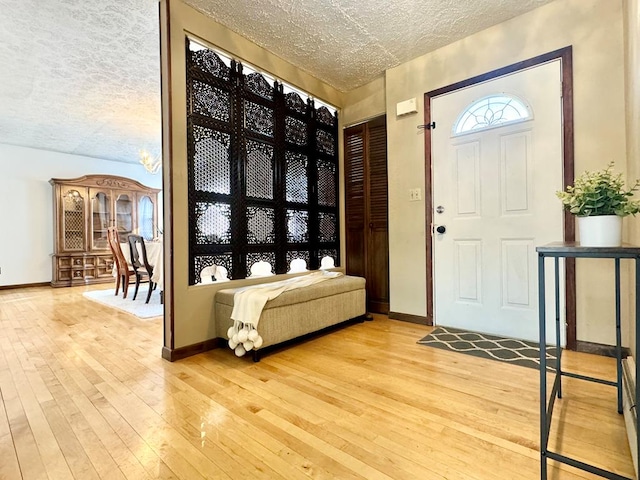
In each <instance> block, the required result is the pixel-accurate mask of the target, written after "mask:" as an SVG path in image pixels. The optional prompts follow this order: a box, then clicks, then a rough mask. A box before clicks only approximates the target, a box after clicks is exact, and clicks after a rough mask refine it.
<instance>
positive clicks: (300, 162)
mask: <svg viewBox="0 0 640 480" xmlns="http://www.w3.org/2000/svg"><path fill="white" fill-rule="evenodd" d="M285 162H286V173H285V184H286V185H285V191H286V199H287V202H297V203H307V202H308V201H309V192H308V189H309V185H308V174H307V165H308V161H307V156H306V155H302V154H301V153H294V152H285Z"/></svg>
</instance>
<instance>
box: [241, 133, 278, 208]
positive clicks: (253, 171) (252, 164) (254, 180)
mask: <svg viewBox="0 0 640 480" xmlns="http://www.w3.org/2000/svg"><path fill="white" fill-rule="evenodd" d="M246 184H247V186H246V189H247V196H248V197H252V198H263V199H268V200H272V199H273V146H271V145H268V144H266V143H262V142H254V141H253V140H247V168H246Z"/></svg>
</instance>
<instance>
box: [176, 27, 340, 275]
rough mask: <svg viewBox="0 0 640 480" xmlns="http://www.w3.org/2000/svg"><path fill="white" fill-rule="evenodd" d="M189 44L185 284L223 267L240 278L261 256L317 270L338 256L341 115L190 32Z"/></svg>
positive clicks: (276, 265) (283, 268)
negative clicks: (197, 39) (326, 255)
mask: <svg viewBox="0 0 640 480" xmlns="http://www.w3.org/2000/svg"><path fill="white" fill-rule="evenodd" d="M186 50H187V65H186V69H187V72H186V73H187V132H186V136H187V162H188V175H189V177H188V188H189V190H188V199H189V211H188V215H189V232H188V235H189V257H190V261H189V283H190V284H191V285H193V284H196V283H200V282H202V281H204V282H206V283H209V282H210V281H213V280H212V274H211V272H212V271H214V270H215V269H216V268H217V267H224V268H223V270H224V269H226V270H227V271H228V278H233V279H239V278H244V277H246V276H247V275H249V273H250V271H251V266H252V265H253V264H254V263H256V262H258V261H265V262H269V263H270V264H271V266H272V271H273V273H276V274H280V273H286V272H287V271H288V270H289V268H290V264H291V261H292V260H295V259H302V260H304V261H305V262H306V264H307V268H308V269H310V270H314V269H317V268H319V266H320V262H321V259H322V257H323V255H322V254H321V253H326V252H333V255H332V258H334V259H335V263H336V265H338V258H337V256H338V252H339V248H340V245H339V237H340V234H339V230H338V229H339V219H338V202H337V199H338V175H337V165H338V156H337V155H338V154H337V146H336V145H337V144H336V139H337V138H338V121H337V116H336V115H335V114H334V113H332V112H331V110H330V109H329V108H327V107H326V106H324V105H321V106H319V107H318V108H316V106H315V102H314V101H313V99H311V98H308V97H307V96H306V95H305V94H304V93H302V92H300V91H294V90H293V89H292V88H290V87H288V86H286V85H284V84H282V83H280V82H278V81H274V80H273V78H272V77H271V76H267V75H263V74H261V73H259V72H256V71H255V70H253V69H249V68H244V67H243V65H241V64H240V63H239V62H236V61H234V60H231V59H229V58H226V57H225V56H224V55H222V54H218V53H217V52H215V51H213V50H210V49H207V48H205V47H203V46H201V45H198V44H196V43H194V42H192V41H190V40H189V39H187V49H186ZM243 68H244V69H245V70H246V72H247V73H243ZM285 92H286V93H285ZM214 267H215V268H214ZM201 275H202V278H201Z"/></svg>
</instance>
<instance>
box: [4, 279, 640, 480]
mask: <svg viewBox="0 0 640 480" xmlns="http://www.w3.org/2000/svg"><path fill="white" fill-rule="evenodd" d="M93 288H97V287H88V288H86V287H79V288H61V289H50V288H46V287H37V288H25V289H20V290H15V291H12V290H2V291H0V399H1V400H2V403H1V405H0V455H1V457H0V458H1V459H2V460H1V461H0V478H5V477H6V478H10V479H11V480H13V478H25V479H27V478H28V479H31V478H38V479H39V478H42V479H46V478H56V479H57V478H75V479H83V480H84V479H87V478H89V479H90V478H100V479H107V478H108V479H114V480H116V479H117V480H123V479H136V480H137V479H155V478H161V479H189V480H191V479H198V478H208V479H209V478H214V479H221V480H229V479H232V480H235V479H243V480H244V479H262V480H271V479H274V480H276V479H286V480H290V479H292V480H302V479H305V478H307V479H309V478H313V479H327V480H329V479H336V478H339V479H374V478H380V479H394V480H401V479H423V478H424V479H429V480H432V479H433V480H440V479H448V480H453V479H458V480H495V479H498V478H499V479H502V478H508V479H511V478H514V479H515V478H517V479H523V480H528V479H537V478H539V465H540V455H539V450H538V448H539V447H538V442H539V438H538V437H539V432H538V428H539V423H538V415H539V406H538V381H539V378H538V372H537V371H536V370H533V369H527V368H523V367H517V366H513V365H508V364H505V363H502V362H497V361H492V360H486V359H479V358H474V357H471V356H467V355H462V354H458V353H453V352H447V351H444V350H438V349H435V348H430V347H425V346H422V345H419V344H417V343H416V342H417V341H418V340H419V339H420V338H422V337H423V336H425V335H426V334H427V333H428V332H429V331H431V330H432V328H431V327H426V326H422V325H417V324H412V323H405V322H400V321H394V320H389V319H387V318H386V317H385V316H379V315H376V316H375V318H374V321H372V322H365V323H363V324H355V325H351V326H349V327H346V328H341V329H338V330H336V331H334V332H331V333H329V334H326V335H322V336H319V337H316V338H313V339H309V340H307V341H304V342H301V343H299V344H295V345H291V346H289V347H287V348H283V349H280V350H278V351H275V352H273V353H271V354H269V355H267V356H265V357H264V358H263V359H262V360H261V362H259V363H253V362H252V361H251V359H250V358H238V357H236V356H235V355H233V353H232V352H231V351H229V350H228V349H224V348H221V349H217V350H213V351H210V352H206V353H204V354H201V355H197V356H194V357H189V358H186V359H184V360H181V361H178V362H174V363H170V362H167V361H164V360H162V359H161V358H160V346H161V339H162V335H163V331H162V330H163V326H162V322H161V321H158V320H152V321H140V320H138V319H136V318H135V317H133V316H131V315H128V314H126V313H123V312H119V311H114V310H112V309H109V308H108V307H105V306H102V305H99V304H95V303H93V302H90V301H88V300H86V299H84V298H83V297H82V292H83V291H85V290H87V289H93ZM100 288H104V286H101V287H100ZM563 368H565V369H567V370H571V371H578V372H580V373H584V374H588V375H593V376H598V377H601V378H608V379H611V378H614V376H615V363H614V362H613V360H612V359H610V358H604V357H597V356H593V355H589V354H577V353H575V352H566V354H565V355H563ZM564 393H565V395H564V398H563V399H562V400H561V401H559V402H557V403H556V412H555V414H554V422H553V428H554V430H553V432H552V436H551V438H550V445H551V446H552V447H553V448H558V449H559V450H561V453H565V454H571V455H575V456H576V457H579V458H583V459H588V460H589V461H590V462H593V463H595V464H596V465H599V466H601V467H602V468H607V469H611V470H614V471H616V472H618V473H620V474H621V475H627V476H630V475H632V473H633V467H632V463H631V456H630V453H629V449H628V446H627V442H626V433H625V429H624V423H623V420H622V417H621V416H620V415H618V414H617V412H616V405H615V402H616V399H615V389H613V388H611V387H608V386H603V385H597V384H589V383H586V384H585V382H580V381H578V380H575V379H567V381H566V382H565V383H564ZM549 471H550V476H549V478H553V479H554V480H587V479H595V478H599V477H596V476H594V475H592V474H589V473H587V472H583V471H580V470H577V469H574V468H572V467H569V466H567V465H563V464H556V463H555V462H551V461H550V462H549Z"/></svg>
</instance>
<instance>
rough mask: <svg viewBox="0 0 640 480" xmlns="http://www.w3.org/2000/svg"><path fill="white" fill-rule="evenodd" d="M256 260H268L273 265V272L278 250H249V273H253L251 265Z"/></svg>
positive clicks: (247, 264) (247, 265)
mask: <svg viewBox="0 0 640 480" xmlns="http://www.w3.org/2000/svg"><path fill="white" fill-rule="evenodd" d="M256 262H268V263H269V265H271V272H272V273H273V271H274V270H273V269H274V268H275V266H276V252H249V253H247V263H246V267H247V275H249V274H250V273H251V265H253V264H254V263H256Z"/></svg>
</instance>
